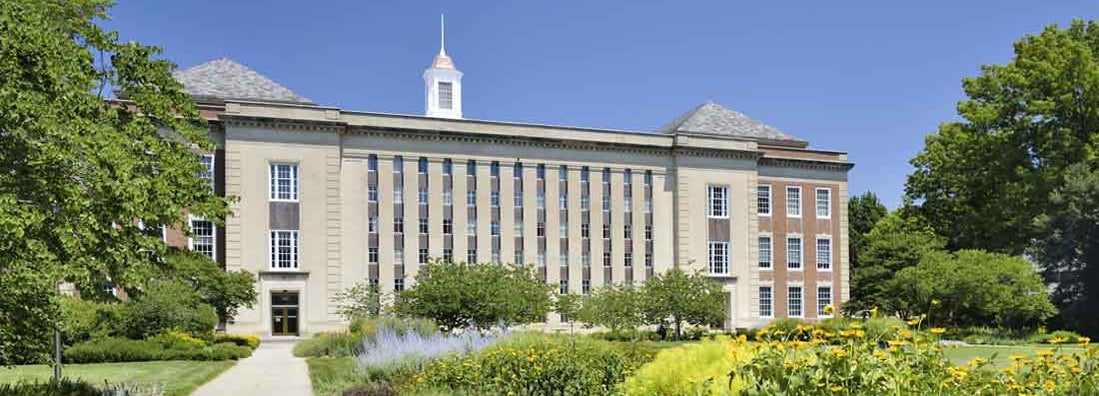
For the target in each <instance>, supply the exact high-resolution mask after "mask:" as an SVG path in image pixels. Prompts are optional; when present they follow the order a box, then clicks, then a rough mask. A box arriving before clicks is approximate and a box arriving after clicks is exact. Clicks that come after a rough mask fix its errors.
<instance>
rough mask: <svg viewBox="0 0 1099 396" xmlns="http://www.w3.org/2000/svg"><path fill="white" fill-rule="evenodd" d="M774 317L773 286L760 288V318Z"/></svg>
mask: <svg viewBox="0 0 1099 396" xmlns="http://www.w3.org/2000/svg"><path fill="white" fill-rule="evenodd" d="M771 315H773V313H772V310H771V286H760V287H759V316H760V317H762V318H769V317H771Z"/></svg>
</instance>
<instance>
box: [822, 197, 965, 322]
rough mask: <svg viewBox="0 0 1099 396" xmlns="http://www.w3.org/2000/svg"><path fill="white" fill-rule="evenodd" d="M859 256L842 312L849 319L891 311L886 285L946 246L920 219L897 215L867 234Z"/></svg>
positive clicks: (890, 299)
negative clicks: (876, 309) (877, 309)
mask: <svg viewBox="0 0 1099 396" xmlns="http://www.w3.org/2000/svg"><path fill="white" fill-rule="evenodd" d="M865 243H866V245H865V246H864V247H863V248H862V252H861V253H860V259H859V261H860V263H859V266H858V267H855V268H852V272H851V299H850V300H848V301H847V302H846V303H844V305H843V309H844V310H845V311H846V312H847V313H848V314H851V315H855V314H857V313H859V312H862V311H866V310H869V309H872V308H874V307H882V308H883V309H890V308H892V307H893V301H892V297H893V296H894V295H893V294H891V293H890V292H889V290H888V289H887V288H886V285H887V283H888V282H889V281H890V279H893V276H894V275H895V274H896V273H897V272H898V271H900V270H902V269H904V268H907V267H911V266H914V265H916V264H919V262H920V260H922V259H923V257H924V256H926V255H927V254H930V253H933V252H936V251H939V250H941V249H943V247H944V246H945V241H944V240H943V238H942V237H940V236H938V235H936V234H935V232H934V231H933V230H932V229H931V228H930V227H927V226H924V225H921V224H920V221H919V219H916V218H912V217H909V216H904V215H903V214H902V212H900V211H894V212H893V213H890V214H888V215H886V216H885V217H884V218H882V219H881V220H880V221H878V223H877V225H875V226H874V228H873V229H872V230H870V232H869V233H867V234H866V241H865Z"/></svg>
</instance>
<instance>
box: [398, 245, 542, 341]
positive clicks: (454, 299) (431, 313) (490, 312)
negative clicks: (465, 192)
mask: <svg viewBox="0 0 1099 396" xmlns="http://www.w3.org/2000/svg"><path fill="white" fill-rule="evenodd" d="M552 290H553V288H552V287H551V286H550V285H547V284H546V283H545V282H542V280H541V279H539V278H538V276H536V275H535V273H534V269H533V268H531V267H526V266H513V265H505V264H499V263H476V264H470V263H464V262H458V263H454V262H448V261H438V260H437V261H434V262H432V263H430V264H428V265H427V268H426V269H425V270H423V271H421V272H420V274H419V276H417V277H416V284H415V286H413V287H412V288H409V289H406V290H404V291H402V292H400V293H397V295H396V302H395V303H394V305H393V310H394V311H395V312H396V313H397V314H399V315H404V316H412V317H422V318H430V319H434V320H435V322H436V323H438V324H439V326H441V327H442V328H443V329H444V330H451V329H457V328H467V327H474V328H478V329H487V328H490V327H492V326H496V325H505V326H510V325H514V324H525V323H532V322H537V321H541V320H543V319H544V318H545V316H546V314H547V313H549V310H550V304H551V302H550V293H551V292H552Z"/></svg>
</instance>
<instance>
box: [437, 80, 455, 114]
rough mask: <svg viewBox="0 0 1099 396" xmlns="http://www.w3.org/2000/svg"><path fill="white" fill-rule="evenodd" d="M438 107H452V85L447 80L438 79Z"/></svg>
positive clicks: (447, 108)
mask: <svg viewBox="0 0 1099 396" xmlns="http://www.w3.org/2000/svg"><path fill="white" fill-rule="evenodd" d="M439 108H440V109H445V110H450V109H453V108H454V86H453V84H451V83H450V82H447V81H439Z"/></svg>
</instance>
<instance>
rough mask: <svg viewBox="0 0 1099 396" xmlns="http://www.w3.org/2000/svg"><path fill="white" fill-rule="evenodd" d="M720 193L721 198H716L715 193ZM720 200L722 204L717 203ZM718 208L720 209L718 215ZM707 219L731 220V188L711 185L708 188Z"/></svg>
mask: <svg viewBox="0 0 1099 396" xmlns="http://www.w3.org/2000/svg"><path fill="white" fill-rule="evenodd" d="M717 191H720V192H721V197H720V198H718V197H716V196H715V194H714V193H715V192H717ZM715 200H720V202H715ZM717 208H720V213H718V211H717V210H715V209H717ZM706 217H709V218H711V219H728V218H729V186H726V185H715V184H710V185H707V186H706Z"/></svg>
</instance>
